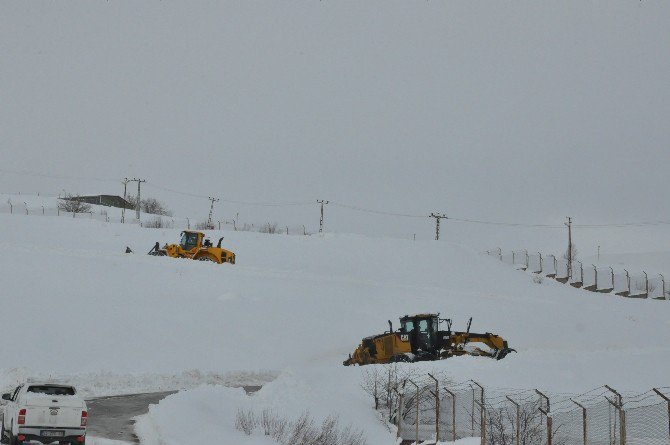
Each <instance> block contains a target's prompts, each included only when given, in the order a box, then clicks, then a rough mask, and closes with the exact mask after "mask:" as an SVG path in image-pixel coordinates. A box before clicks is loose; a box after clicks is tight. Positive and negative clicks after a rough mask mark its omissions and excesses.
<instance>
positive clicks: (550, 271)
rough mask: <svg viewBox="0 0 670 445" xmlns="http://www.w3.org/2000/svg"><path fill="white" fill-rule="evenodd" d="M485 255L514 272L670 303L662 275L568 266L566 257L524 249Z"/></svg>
mask: <svg viewBox="0 0 670 445" xmlns="http://www.w3.org/2000/svg"><path fill="white" fill-rule="evenodd" d="M486 254H487V255H490V256H492V257H494V258H497V259H498V260H500V261H501V262H503V263H505V264H509V265H510V266H512V267H514V268H515V269H518V270H524V271H528V272H532V273H534V274H537V275H538V276H546V277H548V278H553V279H555V280H556V281H559V282H561V283H566V284H569V285H571V286H572V287H576V288H581V289H584V290H587V291H591V292H598V293H614V294H616V295H619V296H622V297H628V298H648V299H654V300H670V284H668V283H666V279H665V276H664V275H663V274H657V275H649V274H647V272H645V271H642V273H637V274H636V273H631V272H629V271H628V270H626V269H623V270H615V269H614V268H613V267H602V266H597V265H595V264H583V263H582V262H581V261H579V260H576V259H575V260H573V262H572V264H569V263H568V261H567V260H566V259H565V258H560V257H557V256H556V255H546V254H545V255H543V254H542V253H540V252H536V253H531V252H528V251H527V250H516V251H511V252H503V251H502V250H501V249H500V248H497V249H494V250H487V251H486Z"/></svg>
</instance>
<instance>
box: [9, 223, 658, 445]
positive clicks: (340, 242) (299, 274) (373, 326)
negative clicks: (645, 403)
mask: <svg viewBox="0 0 670 445" xmlns="http://www.w3.org/2000/svg"><path fill="white" fill-rule="evenodd" d="M0 227H2V228H3V230H2V231H0V247H2V251H3V253H4V254H3V256H2V257H1V258H0V270H2V282H1V284H0V289H1V292H2V293H1V294H0V295H1V297H0V318H1V319H2V357H3V362H2V364H1V365H0V367H1V370H0V386H2V389H6V388H8V387H9V386H11V385H13V384H14V383H16V382H17V381H19V380H21V379H23V378H25V377H28V376H52V377H55V378H61V379H68V380H71V381H73V382H75V383H77V382H78V383H80V384H81V385H82V386H83V387H85V388H86V391H88V394H114V393H127V392H133V391H141V390H159V389H160V390H164V389H173V388H176V389H179V388H194V389H190V390H188V391H185V392H182V393H179V394H176V395H174V396H171V397H168V398H167V399H165V400H164V401H163V402H161V403H160V404H159V405H157V406H155V407H153V408H152V410H151V412H150V414H149V415H148V416H147V417H146V418H144V419H142V420H141V421H140V425H141V428H140V429H141V431H140V432H141V435H142V437H143V438H144V439H145V442H146V443H152V442H151V440H158V442H155V443H164V444H168V445H169V444H183V443H187V442H190V443H194V442H197V440H194V438H193V436H189V439H190V440H188V441H185V440H184V438H183V437H182V436H181V435H180V434H182V433H180V429H182V431H183V430H184V429H185V428H186V423H185V422H188V421H189V419H192V418H193V417H194V416H195V417H198V418H200V419H202V423H203V424H204V423H208V424H209V425H210V427H211V428H212V430H207V431H204V432H203V433H202V434H203V435H204V434H210V435H211V434H214V433H216V434H219V436H220V435H221V434H224V435H226V434H232V435H234V434H237V433H235V430H234V425H233V423H234V417H235V415H236V413H237V410H238V408H243V407H245V406H248V407H250V408H251V409H254V410H259V409H264V408H271V409H273V410H276V411H278V412H281V413H282V415H284V416H287V417H289V418H295V417H297V416H299V415H300V414H301V413H302V412H305V411H309V412H310V413H311V414H312V415H313V416H314V417H315V418H316V419H322V418H325V417H326V416H328V415H329V414H337V415H339V416H340V419H341V421H342V422H343V424H347V425H348V424H351V425H352V426H353V427H354V428H357V429H361V430H364V431H365V434H366V437H367V439H368V444H370V445H374V444H380V445H381V444H385V445H387V444H389V443H392V442H393V435H392V434H391V433H390V432H389V431H388V430H387V428H386V427H385V426H384V425H383V424H382V423H381V422H379V421H378V419H377V416H376V414H375V412H374V411H373V410H372V409H371V401H370V400H369V398H368V396H367V395H365V394H364V393H363V391H362V390H361V389H360V386H359V385H360V379H361V375H362V374H361V373H362V372H363V370H364V369H365V368H353V367H344V366H342V365H341V363H342V360H344V359H345V358H346V356H347V354H348V353H350V352H352V351H353V349H354V348H355V347H356V345H357V344H358V343H359V342H360V339H361V338H362V337H363V336H366V335H369V334H373V333H377V332H381V331H383V330H384V329H386V328H387V324H386V320H387V319H391V320H394V321H396V324H397V318H398V316H401V315H404V314H407V313H414V312H433V311H435V312H437V311H439V312H441V314H442V315H443V316H445V317H450V318H452V319H454V320H455V327H457V328H460V327H465V324H466V322H467V319H468V317H470V316H473V317H474V321H473V330H475V331H478V330H486V331H491V332H496V333H499V334H501V335H503V336H504V337H505V338H506V339H508V340H509V342H510V345H511V346H512V347H514V348H516V349H517V350H518V351H519V352H518V354H512V355H510V356H509V357H508V358H506V359H505V360H503V361H500V362H496V361H494V360H487V359H481V358H480V359H477V358H470V357H466V358H461V359H453V360H447V361H443V362H439V363H430V364H423V365H421V366H423V367H425V368H426V369H434V370H439V371H443V372H447V373H448V374H450V375H451V376H452V378H453V379H454V380H458V381H462V380H467V379H470V378H472V379H475V380H477V381H480V382H482V383H484V384H486V385H491V386H497V387H518V388H535V387H538V388H543V389H545V390H547V391H555V392H560V391H564V392H580V391H583V390H586V389H590V388H592V387H594V386H599V385H601V384H603V383H608V384H610V385H613V386H615V387H617V388H619V389H621V390H624V391H637V390H645V391H646V390H647V389H649V388H650V387H652V386H667V384H668V377H667V370H668V369H669V366H670V358H668V357H670V346H669V345H668V342H667V341H666V339H667V338H668V334H669V333H670V304H669V303H670V302H666V301H640V300H629V299H624V298H619V297H615V296H612V295H600V294H593V293H588V292H584V291H580V290H576V289H573V288H570V287H569V286H565V285H562V284H559V283H555V282H553V281H551V280H548V279H545V280H544V281H543V282H542V283H535V282H534V281H533V279H532V278H533V277H532V276H531V274H526V273H523V272H518V271H515V270H513V269H512V268H510V267H509V266H508V265H505V264H500V263H499V262H498V261H496V260H495V259H492V258H490V257H487V256H485V255H482V254H481V253H480V252H479V249H478V248H477V249H469V248H467V247H464V246H463V245H461V244H464V243H460V244H453V243H450V242H434V241H430V242H428V241H416V242H413V241H409V240H396V239H379V238H378V239H373V238H368V237H364V236H358V235H336V234H325V235H323V236H310V237H299V236H284V235H264V234H259V233H249V232H226V233H221V234H219V233H216V232H211V233H210V234H211V237H212V239H217V238H218V237H219V236H221V235H223V236H225V239H224V245H225V246H226V247H228V248H230V249H231V250H233V251H234V252H236V254H237V264H236V265H234V266H229V265H223V266H221V265H215V264H208V263H200V262H193V261H188V260H174V259H170V258H157V257H150V256H147V255H144V252H145V251H148V250H149V248H150V247H151V246H152V245H153V243H154V242H155V241H161V242H165V241H174V240H176V239H177V237H178V232H179V231H178V230H163V229H142V228H139V227H137V226H129V225H126V226H124V225H120V224H111V223H103V222H98V221H95V220H78V219H75V220H73V219H70V218H59V217H37V216H25V215H0ZM126 246H130V247H131V248H132V249H133V250H134V251H135V252H136V253H134V254H125V253H124V250H125V247H126ZM268 382H270V383H268ZM258 383H265V386H264V388H263V389H262V390H261V391H260V392H259V393H258V394H257V395H255V396H252V397H248V396H246V395H244V394H243V392H242V390H241V389H232V388H226V387H224V385H227V386H239V385H243V384H258ZM198 385H204V386H199V387H197V386H198ZM196 387H197V388H196ZM231 422H232V423H231ZM189 431H191V429H190V427H189ZM203 437H204V436H203ZM226 437H228V436H226ZM245 437H246V436H245ZM238 439H239V440H238ZM250 440H253V438H252V439H250ZM233 442H235V443H247V442H243V441H242V438H241V437H236V438H235V440H233ZM231 443H232V442H231ZM249 443H253V442H249ZM257 443H265V442H257Z"/></svg>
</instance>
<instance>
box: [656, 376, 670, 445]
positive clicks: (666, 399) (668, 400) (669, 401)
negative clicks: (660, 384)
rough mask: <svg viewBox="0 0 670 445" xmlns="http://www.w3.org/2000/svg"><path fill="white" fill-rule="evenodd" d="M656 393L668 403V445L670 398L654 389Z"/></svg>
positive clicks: (669, 434) (669, 437)
mask: <svg viewBox="0 0 670 445" xmlns="http://www.w3.org/2000/svg"><path fill="white" fill-rule="evenodd" d="M654 392H655V393H656V394H658V395H659V396H660V397H661V398H663V400H665V401H666V402H667V403H668V443H670V397H668V396H666V395H665V394H663V393H662V392H661V391H659V390H658V389H656V388H654Z"/></svg>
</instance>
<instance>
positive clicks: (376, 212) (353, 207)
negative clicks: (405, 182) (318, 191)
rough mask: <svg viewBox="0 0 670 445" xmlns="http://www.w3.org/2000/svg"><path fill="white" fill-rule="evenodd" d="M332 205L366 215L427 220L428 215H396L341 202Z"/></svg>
mask: <svg viewBox="0 0 670 445" xmlns="http://www.w3.org/2000/svg"><path fill="white" fill-rule="evenodd" d="M331 204H332V205H334V206H337V207H342V208H345V209H351V210H356V211H358V212H366V213H373V214H376V215H386V216H399V217H403V218H426V215H412V214H409V213H396V212H387V211H383V210H372V209H366V208H363V207H357V206H353V205H349V204H342V203H339V202H331Z"/></svg>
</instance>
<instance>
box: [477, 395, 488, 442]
mask: <svg viewBox="0 0 670 445" xmlns="http://www.w3.org/2000/svg"><path fill="white" fill-rule="evenodd" d="M477 406H479V412H480V416H479V438H480V444H481V445H486V410H485V409H484V405H483V404H482V403H480V402H477Z"/></svg>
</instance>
